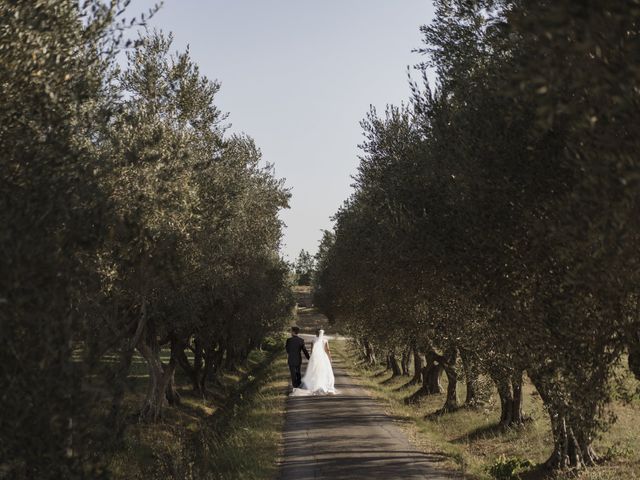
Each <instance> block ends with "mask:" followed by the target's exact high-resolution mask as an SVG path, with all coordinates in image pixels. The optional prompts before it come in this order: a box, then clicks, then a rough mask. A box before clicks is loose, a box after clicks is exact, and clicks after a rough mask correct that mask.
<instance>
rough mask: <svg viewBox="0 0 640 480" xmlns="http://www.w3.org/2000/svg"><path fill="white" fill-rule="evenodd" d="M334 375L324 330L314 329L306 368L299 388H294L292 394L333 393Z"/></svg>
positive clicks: (334, 391)
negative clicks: (314, 332) (314, 335)
mask: <svg viewBox="0 0 640 480" xmlns="http://www.w3.org/2000/svg"><path fill="white" fill-rule="evenodd" d="M334 383H335V377H334V375H333V368H332V367H331V350H330V349H329V342H328V341H327V339H326V338H325V336H324V330H322V329H318V330H317V331H316V338H315V339H314V340H313V345H312V349H311V355H310V358H309V363H308V364H307V370H306V372H305V374H304V377H302V385H301V386H300V388H294V389H293V392H292V395H294V396H298V395H322V394H328V393H331V394H335V393H336V390H335V387H334Z"/></svg>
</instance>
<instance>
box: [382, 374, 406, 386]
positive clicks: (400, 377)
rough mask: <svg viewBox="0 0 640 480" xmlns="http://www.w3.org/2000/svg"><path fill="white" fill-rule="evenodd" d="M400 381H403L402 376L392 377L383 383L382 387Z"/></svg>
mask: <svg viewBox="0 0 640 480" xmlns="http://www.w3.org/2000/svg"><path fill="white" fill-rule="evenodd" d="M398 380H402V375H395V376H391V377H389V378H387V379H386V380H383V381H381V382H380V385H387V384H389V383H393V382H396V381H398Z"/></svg>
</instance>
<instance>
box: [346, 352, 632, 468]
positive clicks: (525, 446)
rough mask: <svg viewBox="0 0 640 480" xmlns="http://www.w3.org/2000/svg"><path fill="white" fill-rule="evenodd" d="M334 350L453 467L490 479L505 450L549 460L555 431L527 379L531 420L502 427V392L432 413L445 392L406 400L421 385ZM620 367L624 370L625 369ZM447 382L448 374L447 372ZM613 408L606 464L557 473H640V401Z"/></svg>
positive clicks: (602, 445) (603, 447)
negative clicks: (481, 402)
mask: <svg viewBox="0 0 640 480" xmlns="http://www.w3.org/2000/svg"><path fill="white" fill-rule="evenodd" d="M336 347H337V348H335V351H336V352H337V353H338V354H339V355H341V356H342V357H343V358H344V359H346V360H347V364H348V365H350V366H351V367H350V369H351V373H352V374H353V375H354V376H356V377H358V378H359V379H360V381H361V382H362V383H363V385H365V386H366V387H367V388H368V389H369V391H370V392H371V393H372V394H373V395H374V396H375V397H377V398H379V399H382V400H383V401H384V402H386V405H387V409H388V412H389V413H390V414H392V415H394V416H396V417H400V418H402V419H403V420H405V422H404V424H405V425H406V426H407V429H408V430H409V433H410V435H411V437H412V438H413V440H414V441H415V442H416V444H418V445H419V446H420V447H421V448H423V449H425V450H428V451H432V452H441V453H444V454H445V455H446V456H447V457H448V459H449V461H448V466H449V467H450V468H452V469H458V470H462V471H463V472H464V473H465V474H466V476H467V477H468V478H478V479H488V478H491V476H490V475H489V473H488V468H489V466H490V465H491V464H493V463H494V462H495V461H496V459H498V458H499V457H500V456H501V455H505V456H506V457H507V458H509V457H517V458H521V459H529V460H531V461H532V462H534V463H540V462H543V461H544V460H546V458H547V457H548V455H549V454H550V452H551V448H550V446H551V445H552V443H551V433H550V429H549V420H548V416H547V414H546V412H545V410H544V408H543V405H542V401H541V400H540V398H539V396H538V395H537V393H536V392H535V390H534V389H533V387H532V386H531V385H530V384H528V383H527V385H526V396H525V405H524V410H525V412H526V413H527V414H528V415H529V416H530V417H531V422H530V423H528V424H527V425H526V426H525V427H522V428H517V429H512V430H507V431H503V430H498V429H497V428H496V425H497V423H498V420H499V413H500V412H499V409H500V407H499V404H497V403H496V400H497V398H496V397H497V395H493V398H492V401H491V402H490V403H488V404H487V405H485V406H484V407H482V408H479V409H460V410H458V411H456V412H453V413H449V414H445V415H442V416H436V417H433V416H430V415H429V414H430V413H433V412H435V411H436V410H438V409H439V408H440V407H442V405H443V404H444V400H445V396H444V394H440V395H432V396H429V397H426V398H425V399H424V400H423V401H422V402H420V403H419V404H417V405H405V403H404V399H405V398H406V397H407V396H409V395H410V394H412V393H413V392H415V391H416V390H417V389H418V387H417V386H406V384H407V383H408V381H409V380H410V379H409V378H408V377H398V378H393V379H392V378H391V373H390V372H386V371H383V368H382V367H381V368H377V369H376V368H374V369H371V368H366V367H365V366H363V365H362V364H361V363H360V362H359V360H358V359H357V358H356V357H355V356H354V355H353V353H352V352H350V350H349V349H348V348H347V345H346V344H345V343H344V342H336ZM621 372H624V371H623V370H622V369H621ZM622 375H623V380H622V381H623V382H626V383H628V385H629V386H631V387H632V388H635V383H637V382H636V381H635V379H633V378H632V376H631V375H630V374H627V373H622ZM443 386H444V387H445V388H446V377H445V378H443ZM464 394H465V386H464V384H463V383H461V384H460V385H459V397H460V398H461V399H463V398H464ZM611 412H612V413H613V414H615V415H616V416H617V418H618V421H617V422H616V423H615V424H614V425H613V426H612V427H611V428H610V430H609V431H608V432H605V433H604V434H603V436H602V438H600V439H598V440H597V442H596V448H597V451H598V453H599V454H601V455H603V456H605V457H607V461H605V462H604V463H603V464H602V465H599V466H597V467H594V468H591V469H589V470H587V471H585V472H582V473H580V474H579V475H577V476H575V475H559V476H556V477H555V478H558V479H560V478H574V479H578V480H632V479H637V478H640V401H639V400H638V399H636V400H634V401H633V402H632V403H624V402H622V401H615V402H614V403H613V405H612V406H611ZM522 478H523V479H531V480H533V479H541V478H545V472H541V471H540V470H535V469H534V470H533V471H532V472H530V473H528V474H525V475H523V477H522Z"/></svg>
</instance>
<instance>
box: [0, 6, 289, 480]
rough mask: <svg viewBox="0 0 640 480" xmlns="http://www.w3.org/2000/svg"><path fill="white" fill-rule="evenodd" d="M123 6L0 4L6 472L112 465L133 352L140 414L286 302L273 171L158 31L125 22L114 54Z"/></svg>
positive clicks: (284, 313) (248, 337)
mask: <svg viewBox="0 0 640 480" xmlns="http://www.w3.org/2000/svg"><path fill="white" fill-rule="evenodd" d="M128 3H129V2H126V1H123V2H111V3H106V4H105V3H104V2H100V1H97V0H96V1H89V2H82V4H81V5H80V4H78V2H75V1H71V0H51V1H48V2H39V3H38V4H37V5H35V4H32V3H30V2H8V1H3V2H0V18H1V20H0V22H1V23H2V28H0V58H1V59H2V64H3V66H5V67H6V68H3V69H2V71H1V72H0V83H1V84H2V88H3V95H2V98H1V99H0V132H1V133H0V147H1V151H0V178H1V180H0V182H2V183H1V188H0V215H1V221H2V224H3V225H4V227H3V229H2V232H1V233H0V250H1V251H2V252H3V254H2V256H1V260H0V262H1V271H2V275H0V378H1V380H2V382H1V383H2V385H3V394H2V396H1V398H0V410H2V415H0V430H2V432H7V434H6V435H5V434H3V439H2V442H0V471H2V473H3V474H6V475H8V478H9V477H10V478H16V479H21V478H42V479H44V478H69V479H71V478H98V477H100V476H105V475H107V471H106V463H105V458H106V457H107V456H108V452H109V448H110V446H111V445H112V441H113V440H115V439H116V438H117V437H118V435H119V434H120V433H121V431H122V428H123V427H124V425H125V423H126V422H125V418H124V417H123V411H122V408H121V406H122V401H123V397H124V393H125V390H126V377H127V375H128V373H129V369H130V365H131V361H132V357H133V355H134V354H135V353H136V352H137V353H139V354H140V355H141V356H142V357H143V358H144V360H145V362H146V364H147V368H148V373H149V385H148V390H147V395H146V398H145V400H144V403H143V404H142V405H141V406H140V417H141V418H142V419H143V420H146V421H156V420H157V419H159V418H160V417H161V416H162V414H163V410H164V408H166V406H167V405H168V404H174V403H177V402H179V400H180V399H179V396H178V394H177V392H176V390H175V386H174V384H173V378H174V372H175V370H176V369H177V368H183V369H185V371H186V372H187V374H188V375H189V376H190V377H191V378H192V379H193V385H194V389H195V390H197V391H198V392H200V393H203V392H204V391H205V389H206V382H207V379H213V378H215V375H216V374H218V373H220V372H221V371H222V369H225V368H226V369H231V368H235V367H236V366H237V365H238V364H240V363H241V362H243V361H244V360H246V358H247V356H248V354H249V352H250V351H251V350H252V349H254V348H256V347H258V346H260V344H261V342H262V340H263V339H264V338H265V337H266V336H268V335H270V334H272V333H276V332H279V331H281V329H282V327H283V325H284V323H285V321H286V319H287V317H288V316H289V315H290V311H291V307H292V305H293V299H292V296H291V292H290V289H289V280H288V269H287V266H286V264H285V263H284V262H283V260H282V259H281V258H280V257H279V254H278V248H279V244H280V238H281V223H280V220H279V219H278V212H279V211H280V210H281V209H282V208H286V207H287V204H288V199H289V193H288V191H287V189H286V188H285V187H284V184H283V181H282V180H279V179H277V178H275V176H274V173H273V170H272V168H271V167H270V166H268V165H267V166H264V165H263V163H262V161H261V158H260V153H259V150H258V148H257V147H256V145H255V144H254V142H253V140H252V139H251V138H250V137H248V136H229V135H226V134H225V127H224V120H225V118H226V116H225V114H223V113H222V112H220V110H219V109H218V108H217V106H216V105H215V99H216V95H217V92H218V90H219V84H218V83H216V82H212V81H210V80H208V79H207V78H205V77H204V76H203V75H202V74H201V73H200V72H199V70H198V67H197V65H196V64H195V63H194V62H193V61H192V59H191V58H190V57H189V54H188V52H184V53H176V54H171V52H170V50H171V38H170V37H167V36H165V35H163V34H161V33H157V32H154V33H150V34H148V35H146V36H144V37H142V38H140V39H139V40H138V41H136V42H134V43H133V44H130V45H131V49H130V50H129V56H128V60H129V61H128V67H127V68H125V69H124V71H120V70H119V68H117V67H116V65H115V62H114V58H115V55H116V53H117V51H118V49H120V48H122V47H123V46H124V45H123V44H122V43H123V42H122V40H121V34H122V31H123V30H124V29H125V26H126V25H130V24H131V21H130V20H127V21H126V22H125V20H124V18H122V12H123V11H124V8H125V7H126V5H127V4H128ZM163 348H169V349H170V359H169V361H168V362H163V361H162V359H161V356H160V352H161V349H163ZM189 350H192V351H193V352H194V353H193V356H192V359H191V358H190V356H188V355H187V354H186V352H188V351H189Z"/></svg>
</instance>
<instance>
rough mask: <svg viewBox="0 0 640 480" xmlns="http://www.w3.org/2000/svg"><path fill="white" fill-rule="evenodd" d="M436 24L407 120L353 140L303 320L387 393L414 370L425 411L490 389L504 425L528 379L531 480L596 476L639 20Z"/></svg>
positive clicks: (594, 12)
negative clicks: (542, 416)
mask: <svg viewBox="0 0 640 480" xmlns="http://www.w3.org/2000/svg"><path fill="white" fill-rule="evenodd" d="M435 5H436V17H435V20H434V21H433V22H432V23H431V24H429V25H426V26H424V27H422V33H423V38H424V43H423V45H422V47H421V48H420V49H419V52H420V53H422V54H424V56H425V57H424V58H425V62H424V64H423V65H421V66H419V67H418V72H419V75H420V77H421V78H420V80H418V81H416V80H413V81H412V83H411V91H412V94H411V96H410V98H409V99H408V101H407V104H406V105H402V106H397V107H396V106H390V107H388V108H387V110H386V111H385V112H384V113H379V112H376V111H375V110H372V111H371V112H370V114H369V115H368V116H367V117H366V119H365V120H364V121H363V122H362V127H363V130H364V142H363V144H362V146H361V148H362V151H363V154H362V157H361V159H360V166H359V169H358V173H357V175H356V177H355V185H354V187H355V191H354V193H353V194H352V196H351V197H350V198H349V199H348V200H347V201H346V202H345V204H344V206H343V207H342V208H341V209H340V210H339V211H338V212H337V214H336V216H335V220H336V223H335V228H334V230H333V231H331V232H325V235H324V237H323V240H322V242H321V245H320V250H319V254H318V256H317V272H316V275H315V278H314V284H315V292H316V293H315V303H316V305H318V306H319V307H320V308H321V310H323V311H324V312H325V313H326V314H327V315H328V316H329V317H330V318H331V319H333V320H334V321H335V322H338V323H340V324H341V325H344V326H346V327H347V328H348V330H349V331H350V332H351V333H352V335H353V336H354V337H355V338H356V339H357V340H358V342H359V344H360V346H361V347H362V354H363V357H364V358H365V359H366V360H367V361H369V362H383V363H386V365H388V366H389V367H390V368H391V369H392V370H393V372H394V374H397V375H401V374H402V373H403V372H404V371H405V370H406V368H405V366H404V365H403V364H404V363H407V362H408V359H409V358H410V354H413V358H414V363H415V371H416V374H417V375H416V378H415V379H414V381H420V382H422V388H421V389H420V390H418V392H417V393H416V394H415V395H414V396H413V397H412V398H408V399H407V401H409V402H410V401H413V400H416V399H417V398H419V397H420V396H421V395H428V394H430V393H434V392H439V391H441V389H442V386H441V385H440V380H439V379H440V376H441V373H443V374H444V375H445V376H446V378H447V380H448V382H447V385H448V387H447V395H446V402H445V404H444V405H443V407H442V411H441V412H442V413H444V412H447V411H450V410H453V409H456V408H459V407H461V406H474V405H477V404H480V403H482V402H483V401H485V400H486V397H487V395H489V394H491V388H490V385H487V381H488V380H489V381H490V382H491V383H492V384H493V385H494V386H495V391H497V394H498V396H499V399H500V405H501V410H502V415H501V423H503V424H504V425H514V424H520V423H522V422H523V421H525V419H526V412H523V408H522V385H523V380H524V378H525V374H526V375H527V376H528V378H529V379H530V380H531V382H532V383H533V384H534V385H535V388H536V389H537V391H538V393H539V394H540V397H541V398H542V400H543V402H544V404H545V407H546V409H547V411H548V413H549V418H550V421H551V426H552V433H553V441H554V446H553V447H554V448H553V453H552V455H551V457H550V458H549V460H548V462H547V465H548V466H549V467H551V468H582V467H584V466H589V465H592V464H594V463H595V462H596V461H597V460H598V455H597V452H595V451H594V449H593V441H594V439H595V438H596V437H597V436H598V435H599V433H600V432H602V431H603V429H605V428H606V426H607V424H608V422H610V418H609V417H608V415H607V414H606V406H607V404H608V403H609V401H610V399H611V391H612V388H611V378H612V375H613V373H614V369H615V368H616V366H617V365H618V364H619V363H620V362H621V361H622V360H623V359H625V358H628V366H629V367H630V368H631V369H632V371H633V372H634V374H635V376H636V378H638V379H639V380H640V368H639V366H638V365H639V358H640V353H639V351H640V350H639V349H640V336H639V335H640V317H639V315H638V307H639V303H638V291H637V287H636V285H638V280H639V279H638V272H639V271H640V270H639V266H640V265H639V263H640V256H639V255H638V248H637V246H638V242H639V240H640V238H639V235H640V223H639V222H640V215H639V213H640V195H639V192H640V190H639V183H638V182H639V180H640V159H639V158H638V150H639V147H640V140H639V139H640V130H639V129H640V109H639V108H638V107H639V106H640V70H638V68H637V59H638V58H640V57H639V56H640V37H639V35H640V31H639V25H640V23H639V22H640V3H638V2H637V1H631V2H622V1H615V0H611V1H599V2H571V1H569V0H553V1H546V0H545V1H538V0H536V1H529V0H495V1H494V0H478V1H465V0H438V1H436V2H435ZM428 69H433V71H435V72H436V74H437V82H436V84H435V85H430V84H429V82H428V81H427V72H428ZM625 356H627V357H625ZM625 361H626V360H625ZM418 372H419V373H418ZM458 381H464V382H465V383H466V386H467V388H466V397H465V398H464V399H459V398H458V392H457V391H456V390H457V385H458Z"/></svg>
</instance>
